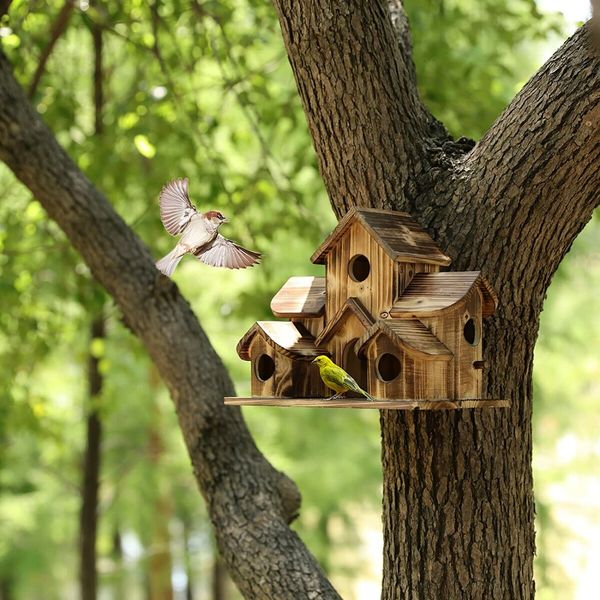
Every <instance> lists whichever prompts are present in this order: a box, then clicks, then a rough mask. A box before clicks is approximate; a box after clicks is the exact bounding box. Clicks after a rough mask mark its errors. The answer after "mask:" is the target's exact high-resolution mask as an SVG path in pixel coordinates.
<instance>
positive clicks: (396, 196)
mask: <svg viewBox="0 0 600 600" xmlns="http://www.w3.org/2000/svg"><path fill="white" fill-rule="evenodd" d="M274 4H275V7H276V8H277V11H278V14H279V22H280V24H281V30H282V33H283V39H284V42H285V45H286V49H287V52H288V57H289V60H290V63H291V66H292V70H293V72H294V76H295V78H296V84H297V86H298V92H299V94H300V98H301V100H302V104H303V107H304V112H305V113H306V118H307V121H308V126H309V129H310V132H311V135H312V138H313V143H314V145H315V149H316V151H317V157H318V159H319V169H320V172H321V175H322V177H323V179H324V182H325V186H326V187H327V190H328V192H329V195H330V198H331V199H332V200H334V202H333V203H332V204H333V206H334V210H335V211H336V213H337V214H338V216H341V215H342V214H343V213H344V212H346V210H348V208H350V207H351V206H353V205H358V206H370V205H371V204H372V203H373V201H374V199H375V201H376V202H377V203H378V205H379V206H387V207H390V206H393V205H394V204H395V203H397V202H399V201H400V199H401V198H403V197H404V196H407V195H408V196H414V195H415V194H416V193H417V190H416V189H415V188H414V183H415V178H414V177H413V174H414V173H416V172H420V171H422V170H423V168H424V167H423V161H424V159H425V154H426V152H425V151H426V148H425V144H424V140H425V139H426V137H427V136H426V133H427V131H428V129H429V121H430V117H429V115H428V113H427V111H426V110H425V109H424V107H423V105H422V104H421V102H420V100H419V97H418V94H417V90H416V88H415V87H414V86H413V85H410V81H411V78H413V79H414V68H413V66H412V62H411V59H410V55H408V56H407V55H406V54H404V53H403V52H402V49H405V45H404V44H398V39H397V34H396V32H395V31H394V29H393V27H392V22H391V19H390V16H389V13H388V5H387V2H384V1H383V0H373V1H372V2H345V1H342V0H315V1H314V2H310V3H308V2H304V1H298V0H275V1H274ZM399 14H400V13H397V15H399ZM396 22H397V23H399V22H400V18H397V19H396ZM411 70H412V75H411ZM349 164H352V169H347V168H346V167H347V165H349Z"/></svg>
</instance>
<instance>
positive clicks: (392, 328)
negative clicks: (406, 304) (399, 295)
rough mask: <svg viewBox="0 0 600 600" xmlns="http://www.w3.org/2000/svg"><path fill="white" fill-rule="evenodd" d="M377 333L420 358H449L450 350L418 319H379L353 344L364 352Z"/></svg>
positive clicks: (359, 351)
mask: <svg viewBox="0 0 600 600" xmlns="http://www.w3.org/2000/svg"><path fill="white" fill-rule="evenodd" d="M379 335H385V336H387V337H388V338H389V339H390V340H391V341H392V343H393V344H395V345H397V346H399V347H400V348H402V349H403V350H404V351H405V352H407V353H408V354H411V355H413V356H416V357H417V358H420V359H421V360H450V359H451V358H452V356H453V355H452V352H451V351H450V350H449V349H448V348H446V346H444V344H443V343H442V342H441V341H440V340H439V339H438V338H437V337H436V336H435V335H434V334H433V333H432V332H431V331H430V330H429V329H427V327H425V325H423V323H421V321H419V320H418V319H379V320H377V321H375V323H373V325H371V327H369V329H368V330H367V331H366V332H365V334H364V335H363V336H362V337H361V338H359V340H358V341H357V342H356V345H355V346H354V349H355V351H356V353H357V354H359V353H362V352H364V351H365V350H366V349H367V347H368V346H369V345H370V344H371V343H372V342H373V341H374V340H375V339H377V337H378V336H379Z"/></svg>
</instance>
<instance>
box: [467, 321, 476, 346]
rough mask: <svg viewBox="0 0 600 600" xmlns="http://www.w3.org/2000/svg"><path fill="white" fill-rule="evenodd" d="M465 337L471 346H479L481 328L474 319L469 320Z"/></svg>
mask: <svg viewBox="0 0 600 600" xmlns="http://www.w3.org/2000/svg"><path fill="white" fill-rule="evenodd" d="M463 335H464V336H465V340H466V341H467V343H468V344H471V346H477V344H479V327H478V326H477V323H476V322H475V321H474V319H469V320H468V321H467V322H466V323H465V326H464V328H463Z"/></svg>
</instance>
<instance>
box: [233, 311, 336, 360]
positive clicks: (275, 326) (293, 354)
mask: <svg viewBox="0 0 600 600" xmlns="http://www.w3.org/2000/svg"><path fill="white" fill-rule="evenodd" d="M257 335H260V336H261V337H262V338H263V339H264V340H265V341H266V343H267V344H269V346H271V347H272V348H274V349H275V350H277V351H278V352H281V353H282V354H284V355H286V356H289V357H290V358H295V359H305V360H310V359H312V358H314V357H315V356H318V355H320V354H326V352H325V351H323V350H319V349H318V348H317V347H316V346H315V338H314V337H312V336H311V335H310V333H308V331H306V330H305V329H304V328H303V327H302V326H301V325H297V324H296V323H292V322H291V321H257V322H256V323H255V324H254V325H253V326H252V327H251V328H250V329H249V330H248V332H247V333H246V335H244V337H243V338H242V339H241V340H240V341H239V342H238V345H237V353H238V355H239V357H240V358H242V359H243V360H250V345H251V343H252V340H254V338H255V337H256V336H257Z"/></svg>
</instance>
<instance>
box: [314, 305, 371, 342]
mask: <svg viewBox="0 0 600 600" xmlns="http://www.w3.org/2000/svg"><path fill="white" fill-rule="evenodd" d="M350 315H355V316H356V317H357V319H358V320H359V321H360V322H361V323H362V324H363V325H364V326H365V329H367V328H368V327H370V326H371V325H372V324H373V318H372V317H371V315H370V314H369V311H368V310H367V309H366V308H365V307H364V306H363V304H362V302H361V301H360V300H359V299H358V298H348V300H346V302H344V304H343V305H342V307H341V308H340V309H339V310H338V311H337V313H336V315H335V316H334V317H333V319H331V321H329V323H327V327H325V329H323V331H321V333H320V334H319V336H318V337H317V339H316V340H315V344H316V345H317V346H320V345H321V344H323V343H324V342H326V341H327V340H329V338H330V337H331V336H332V335H333V334H334V333H335V332H336V331H337V330H338V329H339V327H340V325H341V324H342V323H343V322H344V321H345V320H346V319H347V318H348V317H349V316H350Z"/></svg>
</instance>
